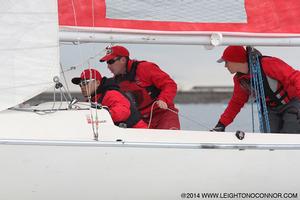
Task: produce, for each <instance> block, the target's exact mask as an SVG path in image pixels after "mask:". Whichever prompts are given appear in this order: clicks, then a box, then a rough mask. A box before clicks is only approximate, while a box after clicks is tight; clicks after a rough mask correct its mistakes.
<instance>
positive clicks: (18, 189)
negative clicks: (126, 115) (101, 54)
mask: <svg viewBox="0 0 300 200" xmlns="http://www.w3.org/2000/svg"><path fill="white" fill-rule="evenodd" d="M89 112H90V111H89V110H77V111H58V112H56V113H53V114H49V115H37V114H35V113H28V112H19V111H5V112H3V113H0V120H1V122H4V123H1V128H0V158H1V161H2V162H1V173H0V177H1V179H0V187H1V190H0V196H1V199H39V200H40V199H89V200H90V199H151V200H152V199H182V198H181V196H180V195H181V193H184V192H185V193H205V192H220V193H221V192H227V193H230V192H247V193H251V192H276V193H278V192H294V193H295V192H298V191H299V188H300V186H299V185H300V173H299V169H300V159H299V158H300V136H299V135H292V134H286V135H280V134H251V133H249V134H247V133H246V136H245V139H244V140H238V139H237V138H236V137H235V134H234V133H210V132H198V131H166V130H143V129H121V128H118V127H115V126H113V125H112V122H111V119H110V118H109V115H108V113H107V111H105V110H99V112H98V115H99V117H100V120H102V121H103V120H106V122H104V123H101V124H100V128H99V141H95V140H93V134H92V131H91V125H90V124H88V123H86V116H87V115H88V114H89ZM24 115H26V116H27V117H24ZM49 118H51V120H49ZM18 119H23V120H18ZM12 120H13V121H12ZM30 121H31V124H29V122H30ZM34 121H35V123H38V125H37V126H35V124H34V123H33V122H34ZM49 121H51V123H49ZM67 122H68V123H67ZM80 122H81V123H80ZM41 127H42V129H40V130H38V131H37V132H34V131H33V130H34V129H36V130H37V129H38V128H41ZM50 133H52V134H50ZM117 140H118V141H117ZM241 149H244V150H241ZM270 149H272V150H270Z"/></svg>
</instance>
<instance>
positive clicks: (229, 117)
mask: <svg viewBox="0 0 300 200" xmlns="http://www.w3.org/2000/svg"><path fill="white" fill-rule="evenodd" d="M261 66H262V69H263V71H264V73H265V74H266V76H267V78H268V82H269V85H270V87H272V86H273V87H276V88H277V89H278V88H280V87H281V86H283V90H282V91H283V93H284V92H287V94H288V97H287V98H285V99H284V101H285V102H286V103H288V101H289V100H290V99H292V98H295V97H297V98H299V99H300V71H298V70H295V69H293V68H292V67H291V66H289V65H288V64H287V63H285V62H284V61H282V60H280V59H278V58H275V57H263V58H262V59H261ZM241 79H248V80H249V79H250V76H249V75H245V76H242V77H238V76H237V75H235V76H234V77H233V81H234V89H233V96H232V97H231V99H230V101H229V103H228V106H227V108H226V109H225V111H224V112H223V114H222V115H221V117H220V120H219V121H220V122H221V123H222V124H224V125H225V126H227V125H229V124H230V123H231V122H232V121H233V120H234V118H235V117H236V115H237V114H238V113H239V112H240V110H241V108H242V107H243V106H244V104H245V103H246V102H247V101H248V98H249V95H250V92H249V90H247V89H245V88H244V87H242V86H241V84H240V83H241ZM266 101H268V97H266Z"/></svg>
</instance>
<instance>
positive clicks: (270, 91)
mask: <svg viewBox="0 0 300 200" xmlns="http://www.w3.org/2000/svg"><path fill="white" fill-rule="evenodd" d="M264 57H268V56H259V62H260V67H261V75H262V79H263V86H264V92H265V97H266V104H267V106H269V107H277V106H280V105H284V104H286V103H288V102H289V100H290V99H289V97H288V93H287V92H286V91H285V90H284V87H283V85H282V84H281V83H280V82H279V81H278V80H275V79H272V78H271V77H269V76H267V75H266V74H265V72H264V70H263V68H262V62H261V60H262V58H264ZM245 76H248V78H245ZM238 79H239V82H240V85H241V86H242V87H243V88H245V89H247V90H248V91H249V92H250V90H251V81H250V76H249V74H248V75H241V74H238Z"/></svg>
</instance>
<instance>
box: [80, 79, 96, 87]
mask: <svg viewBox="0 0 300 200" xmlns="http://www.w3.org/2000/svg"><path fill="white" fill-rule="evenodd" d="M93 80H95V79H88V80H81V81H80V83H79V86H80V87H82V86H86V85H88V84H89V83H90V82H91V81H93Z"/></svg>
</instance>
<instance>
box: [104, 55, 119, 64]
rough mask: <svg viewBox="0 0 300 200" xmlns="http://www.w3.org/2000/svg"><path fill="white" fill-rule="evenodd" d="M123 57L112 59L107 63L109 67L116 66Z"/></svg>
mask: <svg viewBox="0 0 300 200" xmlns="http://www.w3.org/2000/svg"><path fill="white" fill-rule="evenodd" d="M121 58H122V57H120V56H119V57H117V58H116V59H110V60H108V61H107V62H106V63H107V64H109V65H112V64H114V63H115V62H116V61H118V60H120V59H121Z"/></svg>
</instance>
